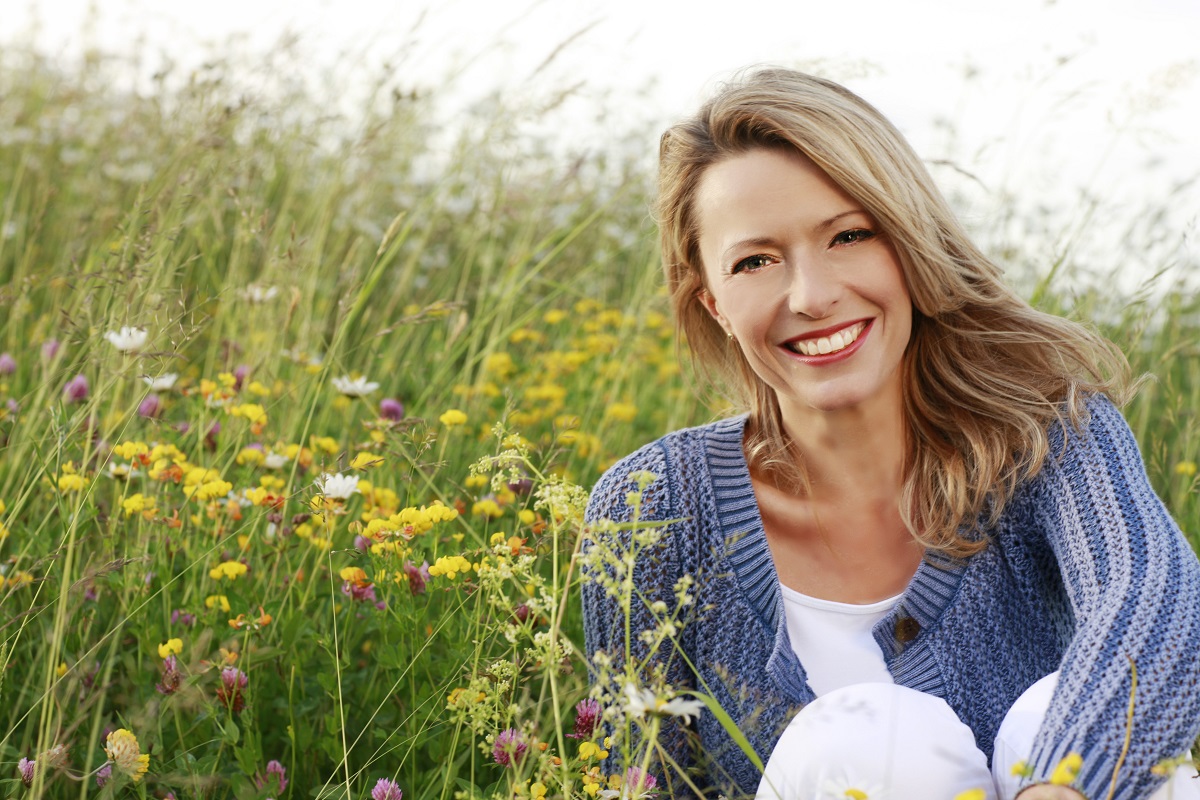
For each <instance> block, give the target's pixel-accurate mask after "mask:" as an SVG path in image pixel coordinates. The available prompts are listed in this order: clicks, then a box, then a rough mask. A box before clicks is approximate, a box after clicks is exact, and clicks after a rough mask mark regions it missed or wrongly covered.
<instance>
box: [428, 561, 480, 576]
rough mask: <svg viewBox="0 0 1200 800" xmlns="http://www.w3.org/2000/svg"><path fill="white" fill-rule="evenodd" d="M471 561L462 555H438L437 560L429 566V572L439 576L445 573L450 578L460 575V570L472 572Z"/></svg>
mask: <svg viewBox="0 0 1200 800" xmlns="http://www.w3.org/2000/svg"><path fill="white" fill-rule="evenodd" d="M470 571H471V562H470V561H467V560H466V559H465V558H463V557H462V556H438V559H437V561H435V562H434V564H433V566H431V567H430V568H429V574H430V575H432V576H434V577H438V576H440V575H445V576H446V577H447V578H449V579H450V580H454V579H455V578H457V577H458V573H460V572H470Z"/></svg>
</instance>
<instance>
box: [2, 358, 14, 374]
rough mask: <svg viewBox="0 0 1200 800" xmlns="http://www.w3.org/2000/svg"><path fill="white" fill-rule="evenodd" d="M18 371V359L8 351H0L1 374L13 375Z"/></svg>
mask: <svg viewBox="0 0 1200 800" xmlns="http://www.w3.org/2000/svg"><path fill="white" fill-rule="evenodd" d="M16 371H17V360H16V359H15V358H13V357H12V356H10V355H9V354H8V353H0V375H12V374H13V373H14V372H16Z"/></svg>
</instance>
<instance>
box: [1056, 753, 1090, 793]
mask: <svg viewBox="0 0 1200 800" xmlns="http://www.w3.org/2000/svg"><path fill="white" fill-rule="evenodd" d="M1082 766H1083V756H1081V755H1079V753H1075V752H1071V753H1067V755H1066V756H1064V757H1063V759H1062V760H1061V761H1059V762H1058V766H1056V767H1055V768H1054V772H1053V773H1051V774H1050V783H1051V785H1053V786H1070V785H1071V784H1072V783H1074V782H1075V776H1077V775H1078V774H1079V768H1080V767H1082Z"/></svg>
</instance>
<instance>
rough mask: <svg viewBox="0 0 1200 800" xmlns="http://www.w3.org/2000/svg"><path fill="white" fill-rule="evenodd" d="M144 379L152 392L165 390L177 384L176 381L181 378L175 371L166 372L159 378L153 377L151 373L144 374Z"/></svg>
mask: <svg viewBox="0 0 1200 800" xmlns="http://www.w3.org/2000/svg"><path fill="white" fill-rule="evenodd" d="M142 380H144V381H145V382H146V385H147V386H149V387H150V391H152V392H165V391H168V390H169V389H171V387H173V386H174V385H175V381H177V380H179V374H178V373H175V372H164V373H163V374H162V375H159V376H158V377H157V378H151V377H150V376H149V375H143V376H142Z"/></svg>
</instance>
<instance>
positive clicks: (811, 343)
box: [789, 322, 866, 356]
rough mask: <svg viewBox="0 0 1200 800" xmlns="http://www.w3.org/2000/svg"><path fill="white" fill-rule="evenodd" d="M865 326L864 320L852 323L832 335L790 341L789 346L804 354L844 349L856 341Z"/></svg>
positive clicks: (813, 354)
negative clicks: (855, 323)
mask: <svg viewBox="0 0 1200 800" xmlns="http://www.w3.org/2000/svg"><path fill="white" fill-rule="evenodd" d="M865 327H866V323H865V322H860V323H858V324H857V325H852V326H851V327H849V328H845V329H843V330H840V331H838V332H837V333H835V334H833V335H832V336H822V337H821V338H819V339H816V340H813V339H804V340H802V341H798V342H792V343H791V344H790V345H789V346H790V347H791V349H792V350H794V351H795V352H797V353H799V354H801V355H805V356H823V355H828V354H829V353H836V352H837V351H839V350H844V349H845V348H847V347H849V346H850V345H852V344H854V342H856V341H858V337H859V336H860V335H862V332H863V328H865Z"/></svg>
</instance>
